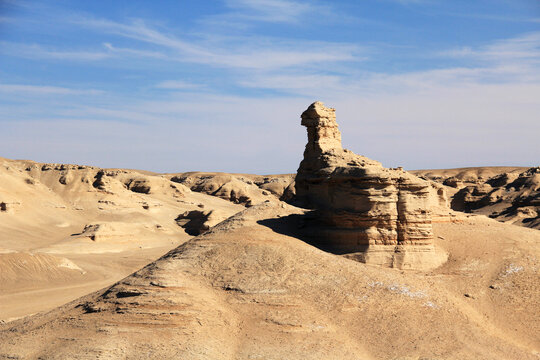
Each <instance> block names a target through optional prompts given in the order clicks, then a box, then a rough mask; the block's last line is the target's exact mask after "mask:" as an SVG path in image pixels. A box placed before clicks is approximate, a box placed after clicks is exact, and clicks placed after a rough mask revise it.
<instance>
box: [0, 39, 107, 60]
mask: <svg viewBox="0 0 540 360" xmlns="http://www.w3.org/2000/svg"><path fill="white" fill-rule="evenodd" d="M0 44H1V47H0V53H2V54H4V55H9V56H18V57H22V58H28V59H52V60H69V61H73V60H74V61H96V60H104V59H107V58H110V57H111V54H110V53H106V52H103V51H76V50H68V51H65V50H50V49H46V48H44V47H43V46H41V45H38V44H18V43H11V42H5V41H3V42H0Z"/></svg>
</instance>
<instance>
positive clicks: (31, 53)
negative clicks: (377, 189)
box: [0, 0, 540, 174]
mask: <svg viewBox="0 0 540 360" xmlns="http://www.w3.org/2000/svg"><path fill="white" fill-rule="evenodd" d="M315 100H321V101H323V102H325V104H327V105H328V106H332V107H335V108H337V117H338V122H339V124H340V128H341V130H342V133H343V144H344V146H345V147H346V148H349V149H351V150H353V151H355V152H356V153H359V154H362V155H366V156H368V157H370V158H373V159H376V160H379V161H381V162H382V163H383V164H384V165H385V166H404V167H405V168H407V169H419V168H450V167H463V166H482V165H484V166H487V165H520V166H533V165H536V166H537V165H539V160H540V140H539V135H540V2H538V1H537V0H489V1H488V0H485V1H474V0H472V1H471V0H469V1H459V0H456V1H443V0H360V1H358V0H357V1H322V0H321V1H300V0H294V1H293V0H258V1H257V0H221V1H155V2H150V1H134V0H131V1H112V2H111V1H58V0H56V1H17V0H9V1H7V0H3V1H0V127H1V131H0V156H3V157H8V158H16V159H21V158H24V159H32V160H36V161H41V162H57V163H79V164H82V163H84V164H90V165H96V166H103V167H124V168H139V169H146V170H154V171H160V172H177V171H189V170H204V171H226V172H252V173H261V174H262V173H284V172H295V171H296V169H297V167H298V164H299V162H300V160H301V158H302V152H303V148H304V145H305V142H306V135H305V130H304V129H303V128H302V127H301V126H300V121H299V116H300V113H301V112H302V111H303V110H304V109H305V108H306V107H307V106H308V105H309V104H310V103H311V102H313V101H315Z"/></svg>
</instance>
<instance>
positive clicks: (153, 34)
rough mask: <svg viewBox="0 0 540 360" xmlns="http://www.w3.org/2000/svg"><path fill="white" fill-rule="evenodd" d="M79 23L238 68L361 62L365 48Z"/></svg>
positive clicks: (138, 23)
mask: <svg viewBox="0 0 540 360" xmlns="http://www.w3.org/2000/svg"><path fill="white" fill-rule="evenodd" d="M76 23H77V24H79V25H81V26H85V27H90V28H93V29H95V30H97V31H100V32H104V33H109V34H115V35H118V36H121V37H126V38H130V39H134V40H138V41H140V42H144V43H148V44H152V45H157V46H161V47H163V48H165V49H167V50H169V52H168V55H167V57H168V59H171V60H176V61H183V62H192V63H199V64H206V65H212V66H218V67H227V68H238V69H277V68H284V67H291V66H298V65H306V64H316V63H329V62H342V61H361V60H363V56H361V53H362V51H361V50H362V49H360V48H359V47H358V46H356V45H352V44H340V43H328V42H317V41H283V40H278V39H271V38H264V37H255V38H253V37H249V38H248V37H222V38H219V41H217V39H212V40H204V41H203V40H199V41H196V40H193V39H188V38H187V36H186V37H185V38H179V37H178V36H174V35H172V34H170V33H166V32H163V31H158V30H156V29H153V28H151V27H149V26H148V25H147V24H146V23H145V22H144V21H142V20H135V21H133V22H131V23H128V24H124V23H118V22H113V21H110V20H104V19H79V20H76Z"/></svg>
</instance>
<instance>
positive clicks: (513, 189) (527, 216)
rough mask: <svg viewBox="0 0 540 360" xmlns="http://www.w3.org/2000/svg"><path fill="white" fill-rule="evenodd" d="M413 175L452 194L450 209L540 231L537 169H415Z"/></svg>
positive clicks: (539, 172)
mask: <svg viewBox="0 0 540 360" xmlns="http://www.w3.org/2000/svg"><path fill="white" fill-rule="evenodd" d="M415 173H417V174H419V175H420V176H424V177H426V178H429V179H431V180H434V181H438V182H439V183H441V184H444V185H445V186H446V189H447V191H448V192H449V193H451V194H452V196H451V197H450V199H451V202H450V206H451V207H452V209H453V210H457V211H463V212H467V213H475V214H482V215H487V216H490V217H492V218H494V219H497V220H499V221H502V222H508V223H512V224H516V225H521V226H526V227H531V228H535V229H540V190H539V189H540V168H539V167H534V168H529V169H527V168H507V167H494V168H468V169H451V170H418V171H416V172H415ZM446 176H448V177H446ZM452 188H454V189H452Z"/></svg>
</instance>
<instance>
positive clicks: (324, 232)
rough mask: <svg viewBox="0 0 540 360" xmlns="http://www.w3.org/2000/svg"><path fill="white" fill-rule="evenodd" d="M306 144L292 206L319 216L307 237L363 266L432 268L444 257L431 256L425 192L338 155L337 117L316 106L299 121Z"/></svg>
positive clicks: (403, 176) (398, 175)
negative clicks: (296, 201)
mask: <svg viewBox="0 0 540 360" xmlns="http://www.w3.org/2000/svg"><path fill="white" fill-rule="evenodd" d="M302 125H304V126H306V127H307V131H308V143H307V145H306V150H305V152H304V159H303V161H302V162H301V163H300V168H299V169H298V173H297V176H296V180H295V181H296V193H297V198H298V199H299V200H300V201H301V202H302V203H303V204H304V205H305V206H307V207H310V208H313V209H315V210H316V219H317V221H315V222H312V223H313V224H310V225H309V226H308V230H307V231H308V233H309V236H310V237H312V238H314V241H316V242H318V243H320V244H321V245H322V246H324V247H326V248H330V249H332V250H333V251H335V252H337V253H341V254H349V255H348V256H349V257H352V258H355V259H357V260H359V261H362V262H368V263H376V264H380V265H385V266H391V267H399V268H430V267H435V266H438V265H440V264H441V263H442V262H444V260H445V257H444V256H442V255H441V254H436V253H435V249H434V248H433V245H432V241H433V232H432V226H431V213H430V209H429V201H430V200H429V192H430V184H429V183H428V182H427V181H424V180H422V179H419V178H417V177H416V176H413V175H411V174H409V173H407V172H405V171H403V170H402V169H401V168H398V169H387V168H384V167H383V166H382V165H381V164H380V163H379V162H377V161H374V160H370V159H368V158H366V157H364V156H360V155H356V154H354V153H353V152H351V151H349V150H346V149H343V148H342V146H341V134H340V132H339V130H338V126H337V123H336V120H335V110H334V109H329V108H326V107H325V106H324V105H323V104H322V103H321V102H315V103H313V104H312V105H311V106H310V107H309V108H308V109H307V110H306V111H305V112H304V113H303V114H302Z"/></svg>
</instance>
